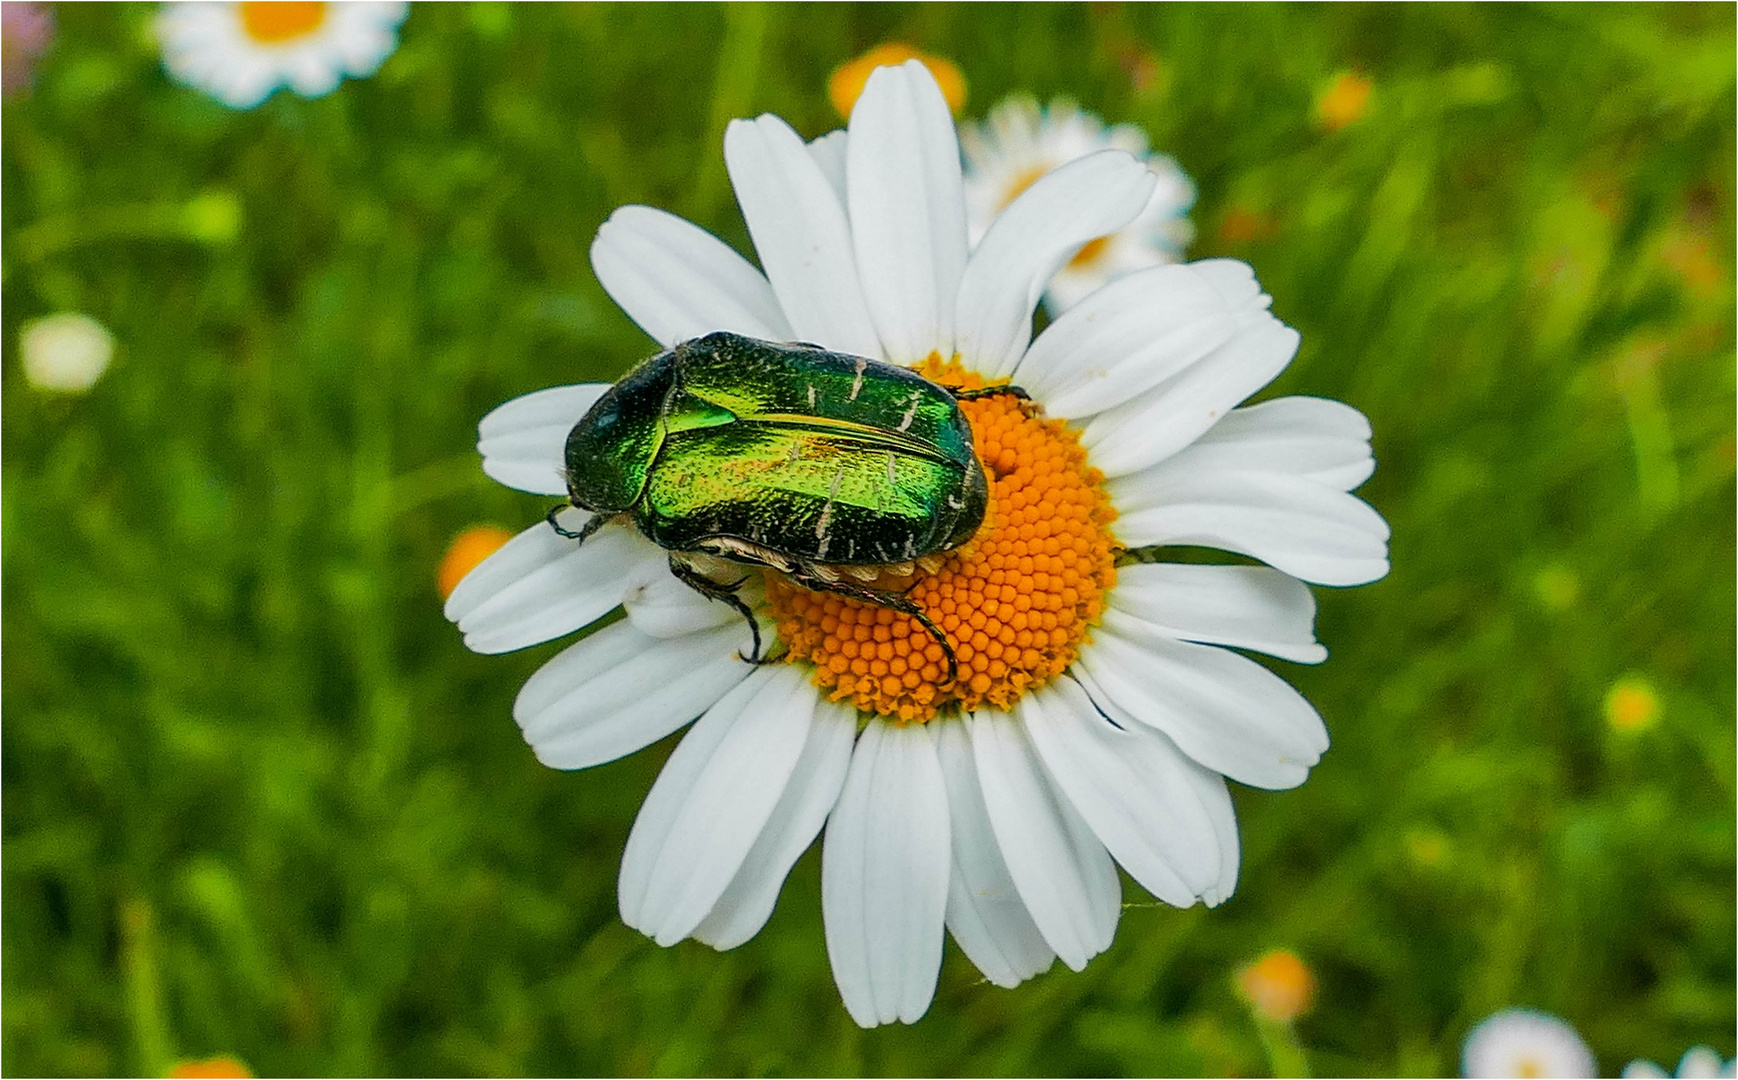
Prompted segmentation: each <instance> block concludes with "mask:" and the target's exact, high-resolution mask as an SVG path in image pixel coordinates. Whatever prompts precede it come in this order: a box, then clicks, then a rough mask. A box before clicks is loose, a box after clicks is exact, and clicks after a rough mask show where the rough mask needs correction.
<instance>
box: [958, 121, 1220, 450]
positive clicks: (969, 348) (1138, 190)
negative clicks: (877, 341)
mask: <svg viewBox="0 0 1738 1080" xmlns="http://www.w3.org/2000/svg"><path fill="white" fill-rule="evenodd" d="M1157 182H1158V181H1157V178H1156V177H1155V176H1153V174H1152V173H1151V172H1149V171H1147V168H1146V166H1145V165H1142V164H1141V163H1140V162H1138V161H1136V160H1135V159H1134V158H1133V157H1132V156H1130V155H1129V154H1126V153H1124V152H1123V151H1121V150H1104V151H1100V152H1098V153H1095V154H1089V155H1087V156H1086V157H1083V158H1080V159H1079V160H1076V161H1072V162H1069V163H1068V164H1066V165H1064V166H1062V167H1061V168H1059V169H1056V170H1054V171H1053V172H1050V173H1048V174H1046V175H1045V176H1042V177H1040V178H1039V179H1038V181H1037V182H1036V183H1034V184H1033V185H1032V186H1031V187H1029V188H1027V189H1026V190H1025V191H1023V192H1021V193H1020V195H1019V197H1018V198H1016V199H1015V200H1014V201H1013V203H1011V204H1010V205H1009V206H1008V208H1007V209H1006V210H1004V211H1002V213H1001V215H1000V216H999V217H997V218H996V221H995V223H994V224H992V225H991V226H990V230H989V232H987V233H986V234H985V235H984V239H983V242H982V243H980V244H979V245H978V247H977V250H976V251H974V252H972V256H971V261H970V262H968V263H967V264H966V269H965V274H964V276H963V277H962V278H961V279H960V287H959V301H958V305H957V314H958V319H959V325H958V327H957V328H956V336H955V344H954V350H955V351H956V352H958V353H959V354H960V356H962V357H964V358H965V361H966V363H967V364H968V365H970V367H971V368H972V370H974V371H976V372H978V373H979V374H981V375H983V376H985V377H986V378H998V377H1001V376H1005V375H1011V374H1013V372H1014V367H1015V365H1016V364H1018V363H1019V362H1020V357H1021V355H1022V354H1024V353H1025V351H1026V345H1027V343H1028V342H1029V341H1031V339H1032V311H1033V309H1034V308H1036V307H1037V306H1038V298H1039V297H1041V296H1043V295H1044V288H1045V286H1046V285H1048V284H1049V282H1050V279H1051V278H1052V277H1053V276H1054V275H1055V273H1056V271H1057V269H1058V268H1059V267H1061V266H1062V264H1063V263H1066V262H1067V261H1068V260H1069V259H1071V258H1073V256H1074V253H1075V252H1077V251H1079V250H1080V248H1081V246H1082V245H1083V244H1085V243H1086V242H1087V241H1089V240H1092V239H1094V238H1096V237H1100V236H1104V235H1105V234H1106V233H1111V232H1115V231H1116V230H1117V229H1120V228H1122V227H1123V226H1124V225H1127V224H1128V223H1129V222H1130V221H1132V220H1134V218H1135V216H1136V215H1137V214H1139V213H1140V212H1141V209H1142V208H1143V207H1144V206H1146V204H1147V197H1148V196H1149V195H1150V194H1151V193H1152V190H1153V185H1154V184H1155V183H1157ZM1229 334H1230V331H1229V330H1227V331H1226V336H1229ZM1022 385H1024V384H1022ZM1025 388H1026V389H1027V390H1032V388H1031V387H1029V386H1028V387H1025ZM1034 393H1035V394H1036V391H1034ZM1126 393H1127V391H1125V395H1124V396H1126ZM1037 396H1038V397H1039V400H1041V401H1044V403H1045V410H1046V411H1047V412H1050V413H1052V415H1056V416H1062V417H1068V416H1072V415H1074V414H1071V413H1066V412H1055V411H1054V410H1053V409H1051V407H1050V401H1049V399H1048V398H1045V397H1043V396H1042V395H1037Z"/></svg>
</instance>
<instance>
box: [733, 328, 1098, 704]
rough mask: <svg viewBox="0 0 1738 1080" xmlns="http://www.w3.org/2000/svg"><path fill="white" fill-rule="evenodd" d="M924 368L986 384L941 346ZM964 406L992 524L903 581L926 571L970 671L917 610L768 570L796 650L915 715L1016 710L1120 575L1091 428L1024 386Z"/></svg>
mask: <svg viewBox="0 0 1738 1080" xmlns="http://www.w3.org/2000/svg"><path fill="white" fill-rule="evenodd" d="M918 371H919V372H920V373H921V374H922V375H924V376H925V377H926V378H929V379H931V380H933V381H935V382H938V383H942V384H944V385H947V386H953V387H957V388H960V389H968V390H975V389H979V388H981V387H983V386H984V385H985V383H984V380H983V379H982V378H981V377H980V376H978V375H975V374H971V373H968V372H966V371H964V370H963V369H962V368H961V367H960V365H959V363H958V362H957V361H954V362H949V363H943V362H942V361H941V360H940V359H939V358H937V357H935V356H933V355H932V356H931V357H930V358H929V359H928V360H927V361H925V362H924V363H923V364H921V365H919V367H918ZM960 409H961V410H962V411H963V412H964V413H965V415H966V419H967V420H969V421H970V422H971V425H972V434H973V437H974V440H975V442H976V449H977V454H978V459H979V460H980V461H982V462H983V464H984V472H985V475H986V478H987V479H988V480H989V505H988V509H987V511H986V513H985V515H984V524H983V525H982V527H980V528H979V529H978V532H977V534H976V535H975V536H973V537H972V539H971V540H969V541H968V542H967V543H966V544H964V545H963V546H961V547H959V548H956V549H954V550H953V551H951V552H948V553H947V555H946V556H944V557H943V558H942V562H941V565H940V567H938V568H937V569H936V570H935V572H934V573H926V572H924V571H923V570H921V569H920V570H918V571H917V573H916V576H915V577H914V578H909V579H904V580H905V581H906V582H914V584H910V585H909V590H908V591H907V592H906V595H907V596H909V597H910V598H911V599H912V600H913V601H915V602H916V604H917V606H918V607H920V608H922V609H923V611H924V614H926V615H928V616H929V618H930V621H932V622H934V623H935V624H936V626H938V627H940V628H941V630H942V632H943V633H944V634H946V635H947V639H948V641H949V643H950V644H951V645H952V646H953V650H954V656H955V659H956V660H957V662H958V666H959V677H958V679H957V680H955V681H953V682H949V681H948V677H947V656H946V654H945V653H944V652H943V651H942V647H941V645H940V644H939V643H937V642H936V640H935V638H934V637H932V636H931V635H930V633H929V632H928V631H927V630H925V629H924V628H923V626H922V624H920V623H919V622H918V621H917V620H916V619H913V618H912V617H910V616H909V615H902V614H900V613H898V612H895V611H892V610H889V609H887V608H884V607H878V606H876V605H874V604H870V603H866V602H863V601H860V600H852V599H847V598H845V597H840V596H833V595H830V594H827V593H819V592H811V591H809V590H807V589H804V588H802V587H800V586H797V585H793V584H791V583H790V582H789V581H788V580H786V579H785V578H784V577H783V576H782V575H779V574H776V573H773V572H770V571H769V572H768V573H767V600H768V602H769V603H770V604H771V606H772V612H773V615H774V617H775V618H776V619H777V620H778V633H779V637H780V638H781V639H783V641H784V642H785V644H786V646H787V647H788V653H787V657H788V659H790V660H793V661H806V662H808V663H810V664H812V665H813V666H814V669H815V673H814V680H815V683H816V685H818V686H821V687H823V688H825V689H827V690H828V691H829V694H828V696H829V697H830V698H831V699H832V700H834V701H850V702H851V703H852V704H853V705H855V706H856V707H857V708H859V709H861V710H863V711H865V712H872V713H879V714H880V715H882V716H888V717H892V718H894V719H896V720H899V721H903V722H912V721H915V722H918V723H922V722H924V721H927V720H930V719H933V718H934V717H935V716H936V715H938V714H939V713H940V712H941V710H942V709H943V708H944V707H947V706H953V705H957V706H958V707H959V708H962V709H966V710H972V709H979V708H983V707H986V706H989V707H994V708H1000V709H1007V708H1010V707H1012V706H1013V704H1014V702H1015V701H1016V700H1017V699H1018V698H1019V697H1020V695H1021V694H1023V693H1025V692H1026V691H1028V690H1034V689H1037V688H1038V687H1040V686H1043V685H1044V684H1045V683H1046V682H1048V681H1050V680H1051V679H1053V678H1055V677H1056V676H1058V675H1060V674H1061V673H1062V672H1064V671H1066V670H1067V669H1068V665H1070V664H1072V663H1073V662H1074V659H1075V656H1076V655H1077V654H1078V653H1079V651H1080V645H1081V643H1082V642H1083V641H1085V640H1086V635H1087V631H1088V629H1089V628H1090V627H1091V626H1092V625H1093V624H1094V623H1096V622H1097V621H1098V619H1099V617H1100V616H1101V615H1102V614H1103V612H1104V597H1105V593H1106V591H1107V590H1109V589H1110V588H1111V587H1112V586H1113V585H1115V584H1116V554H1117V552H1118V551H1119V550H1120V549H1121V545H1120V544H1118V543H1117V540H1116V538H1115V537H1114V536H1113V535H1111V532H1110V523H1111V522H1112V521H1113V520H1115V518H1116V511H1115V510H1114V509H1113V508H1112V507H1111V505H1110V498H1109V496H1108V495H1106V494H1105V491H1104V475H1103V474H1102V473H1100V472H1099V471H1098V470H1097V469H1094V468H1092V467H1091V466H1089V465H1088V464H1087V463H1086V450H1085V449H1084V448H1083V447H1081V445H1080V437H1079V434H1078V433H1077V432H1074V431H1070V430H1069V429H1068V427H1067V425H1066V424H1065V423H1064V422H1063V421H1060V420H1045V419H1043V418H1042V417H1041V416H1040V415H1038V414H1037V413H1038V410H1037V409H1036V408H1035V407H1033V406H1032V405H1031V404H1030V403H1027V402H1024V401H1022V400H1021V399H1020V398H1018V397H1016V396H1014V395H1012V394H1006V395H996V396H993V397H986V398H979V399H977V400H974V401H962V402H961V403H960ZM900 587H901V588H904V587H905V586H903V585H902V586H900Z"/></svg>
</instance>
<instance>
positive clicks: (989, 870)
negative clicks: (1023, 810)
mask: <svg viewBox="0 0 1738 1080" xmlns="http://www.w3.org/2000/svg"><path fill="white" fill-rule="evenodd" d="M936 728H937V730H936V749H937V750H938V751H939V753H940V755H941V770H942V775H943V776H944V777H945V778H946V780H947V806H948V829H949V831H950V832H951V833H952V834H953V872H952V873H951V874H950V875H949V876H948V883H947V928H948V930H949V931H950V932H951V933H952V934H953V937H954V940H955V941H956V942H958V943H959V947H960V949H961V951H963V952H964V953H965V954H966V956H967V957H968V958H969V959H970V960H971V962H972V963H974V964H976V965H977V967H978V970H979V971H981V972H983V973H984V978H986V979H988V980H990V982H992V983H994V984H996V985H997V986H1003V987H1014V986H1018V985H1019V984H1021V983H1022V982H1025V981H1026V980H1027V979H1030V978H1031V977H1032V976H1034V975H1036V974H1038V973H1039V972H1041V971H1045V970H1047V969H1048V968H1049V967H1050V965H1051V963H1052V962H1054V961H1055V959H1056V953H1055V951H1054V950H1052V949H1051V948H1050V946H1049V945H1047V944H1045V942H1044V935H1043V934H1041V933H1039V931H1038V925H1037V924H1036V923H1034V922H1033V921H1032V916H1031V915H1030V914H1029V913H1028V912H1027V911H1026V905H1025V904H1024V903H1023V902H1022V901H1021V900H1020V893H1019V890H1018V889H1016V888H1015V886H1014V879H1013V878H1012V877H1010V876H1009V874H1008V864H1007V863H1006V862H1004V861H1003V860H1002V851H1001V848H999V847H997V846H996V834H995V831H994V830H993V829H992V828H991V826H990V815H989V811H988V810H986V809H984V795H983V791H982V790H981V789H980V788H979V787H978V766H977V762H976V761H975V760H974V759H973V757H972V744H971V739H970V737H969V736H968V735H967V734H966V726H965V724H963V723H961V722H959V721H957V720H952V719H949V720H944V721H942V722H940V723H939V724H937V725H936Z"/></svg>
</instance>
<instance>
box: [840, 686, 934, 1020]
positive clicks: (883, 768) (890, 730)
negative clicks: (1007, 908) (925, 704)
mask: <svg viewBox="0 0 1738 1080" xmlns="http://www.w3.org/2000/svg"><path fill="white" fill-rule="evenodd" d="M950 850H951V848H950V838H949V835H948V813H947V790H946V786H945V782H944V780H943V779H942V772H941V764H940V761H939V760H938V758H937V756H936V748H935V738H934V735H933V733H932V732H931V731H930V729H929V726H928V725H922V724H912V725H909V726H907V727H895V726H893V725H892V724H888V723H885V722H883V721H881V720H872V721H870V723H869V726H868V727H866V728H865V729H864V730H863V734H862V736H861V737H859V738H858V740H857V749H856V751H855V752H854V753H853V754H852V755H851V768H850V772H849V773H848V774H847V775H846V778H845V788H844V790H843V792H841V793H840V795H839V805H838V806H837V807H836V808H835V809H834V811H833V816H832V817H831V818H829V819H828V821H827V837H826V842H825V843H824V844H823V845H822V848H821V907H822V909H823V911H824V914H825V916H826V929H827V956H828V958H829V959H830V960H831V961H832V964H833V979H834V981H835V982H837V983H838V985H839V995H840V996H841V997H842V998H843V999H844V1001H845V1009H846V1011H848V1012H849V1013H850V1014H851V1019H853V1020H855V1021H857V1023H858V1024H859V1025H861V1026H862V1027H875V1026H876V1025H878V1024H890V1023H893V1022H894V1021H896V1020H898V1021H903V1022H904V1023H907V1024H910V1023H914V1022H915V1021H916V1020H917V1019H918V1018H919V1017H921V1016H922V1015H923V1014H924V1012H925V1011H926V1010H927V1009H928V1008H929V1002H930V998H931V997H933V996H934V994H935V980H936V973H937V972H938V971H939V970H940V967H941V939H942V924H943V920H944V918H945V914H946V908H947V891H948V866H949V863H950V861H951V860H950Z"/></svg>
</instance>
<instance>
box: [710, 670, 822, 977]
mask: <svg viewBox="0 0 1738 1080" xmlns="http://www.w3.org/2000/svg"><path fill="white" fill-rule="evenodd" d="M856 738H857V711H856V710H855V709H852V708H850V707H849V706H846V705H838V704H834V703H832V702H824V701H823V702H820V703H818V704H817V705H816V707H815V721H814V725H813V726H812V727H811V728H810V729H809V738H808V741H807V742H805V743H804V744H803V754H802V757H800V758H798V759H797V765H796V769H795V770H794V771H793V772H792V774H791V780H790V783H789V784H787V785H785V790H784V794H783V795H780V796H779V801H778V805H777V806H775V807H773V810H772V815H771V816H770V817H769V818H767V822H766V828H765V829H763V830H761V834H760V839H758V840H756V841H755V842H754V846H753V847H752V848H749V849H748V856H747V857H746V858H744V859H743V860H742V869H740V870H738V871H737V872H736V877H735V878H733V879H732V880H731V882H730V887H729V888H727V889H725V890H724V894H723V895H722V896H720V897H719V898H718V903H716V904H714V905H713V907H712V911H711V913H710V914H708V915H707V916H706V919H705V921H704V922H702V923H701V924H700V925H699V926H698V927H696V928H695V929H694V936H695V937H696V938H698V939H699V940H701V941H703V942H705V943H706V944H708V945H710V946H712V947H713V948H714V949H734V948H736V947H737V946H738V945H741V944H742V943H743V942H745V941H747V940H748V939H749V938H751V937H753V936H754V935H756V934H758V933H760V928H761V927H763V926H765V925H766V921H767V919H769V918H771V917H772V909H773V905H774V904H776V903H777V902H778V894H779V889H781V888H782V887H783V886H784V882H785V878H786V877H788V876H790V872H791V867H792V866H794V865H795V864H796V861H797V858H798V856H800V855H802V853H803V852H804V851H807V850H808V847H809V844H810V843H812V842H813V841H814V839H815V834H816V833H818V832H820V831H821V823H822V822H824V821H825V820H826V819H827V814H828V813H829V812H831V810H832V809H833V805H834V804H835V803H836V802H838V801H839V789H840V788H842V787H844V786H845V770H846V769H848V768H849V767H850V765H851V744H852V743H853V742H854V741H855V740H856Z"/></svg>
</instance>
